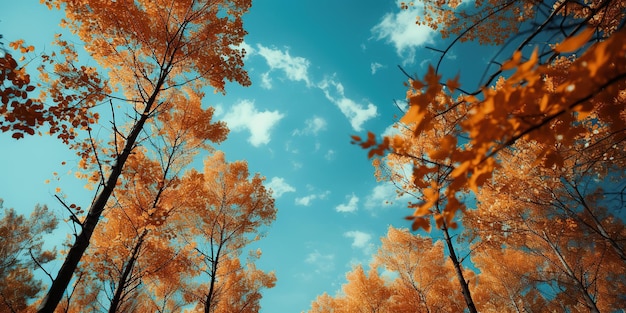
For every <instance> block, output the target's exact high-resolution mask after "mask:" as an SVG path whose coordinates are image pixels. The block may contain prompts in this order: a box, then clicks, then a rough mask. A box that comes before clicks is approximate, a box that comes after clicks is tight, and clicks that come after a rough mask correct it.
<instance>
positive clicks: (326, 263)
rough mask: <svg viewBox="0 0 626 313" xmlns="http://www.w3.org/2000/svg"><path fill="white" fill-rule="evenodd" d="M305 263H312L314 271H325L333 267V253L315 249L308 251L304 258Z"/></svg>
mask: <svg viewBox="0 0 626 313" xmlns="http://www.w3.org/2000/svg"><path fill="white" fill-rule="evenodd" d="M304 262H305V263H308V264H312V265H313V266H314V268H315V272H316V273H318V274H319V273H327V272H330V271H332V270H334V269H335V255H334V254H323V253H320V252H319V251H317V250H314V251H313V252H311V253H309V254H308V255H307V256H306V259H305V260H304Z"/></svg>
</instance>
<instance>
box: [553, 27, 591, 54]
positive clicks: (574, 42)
mask: <svg viewBox="0 0 626 313" xmlns="http://www.w3.org/2000/svg"><path fill="white" fill-rule="evenodd" d="M594 32H595V29H593V28H587V29H585V30H583V31H582V32H580V34H578V35H576V36H572V37H568V38H566V39H565V40H563V42H562V43H560V44H558V45H556V47H554V51H556V52H559V53H565V52H572V51H575V50H577V49H579V48H580V47H582V46H583V45H584V44H585V43H587V42H588V41H589V39H591V36H593V33H594Z"/></svg>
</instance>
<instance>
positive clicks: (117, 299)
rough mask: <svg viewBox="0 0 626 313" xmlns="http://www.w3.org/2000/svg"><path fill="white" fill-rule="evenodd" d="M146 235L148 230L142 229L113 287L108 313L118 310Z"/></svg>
mask: <svg viewBox="0 0 626 313" xmlns="http://www.w3.org/2000/svg"><path fill="white" fill-rule="evenodd" d="M147 234H148V230H147V229H144V231H143V233H141V236H139V241H137V243H136V244H135V247H134V248H133V253H132V255H131V257H130V260H128V263H126V266H124V272H123V273H122V276H120V279H119V281H118V282H117V285H116V286H115V294H114V295H113V299H111V304H110V305H109V313H115V312H117V310H119V308H120V305H121V304H122V300H123V297H122V293H124V290H125V289H126V284H127V283H128V278H129V277H130V273H131V272H132V270H133V268H134V267H135V262H136V261H137V258H138V257H139V250H140V249H141V247H142V246H143V242H144V238H146V235H147Z"/></svg>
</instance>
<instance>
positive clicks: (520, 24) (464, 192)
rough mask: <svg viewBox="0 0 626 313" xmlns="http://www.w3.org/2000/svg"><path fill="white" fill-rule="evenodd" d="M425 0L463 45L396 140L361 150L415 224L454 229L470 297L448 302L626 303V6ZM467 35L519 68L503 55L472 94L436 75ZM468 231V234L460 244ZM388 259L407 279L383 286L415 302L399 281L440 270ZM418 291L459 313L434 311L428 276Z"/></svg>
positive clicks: (527, 305) (508, 307) (510, 306)
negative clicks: (405, 198) (407, 199)
mask: <svg viewBox="0 0 626 313" xmlns="http://www.w3.org/2000/svg"><path fill="white" fill-rule="evenodd" d="M412 5H419V6H423V8H424V15H423V16H420V17H418V19H417V23H418V24H422V25H428V26H430V27H433V28H435V29H442V32H441V34H442V36H443V37H444V38H450V39H451V40H452V41H451V44H450V45H449V46H448V47H446V48H442V49H439V48H434V50H435V51H438V52H440V53H441V58H440V59H439V62H438V63H437V64H434V65H433V66H431V67H430V68H429V69H428V71H427V73H426V74H425V75H424V76H423V77H417V76H416V77H410V78H409V81H408V83H407V87H408V92H407V101H408V107H407V110H406V112H405V114H404V116H403V117H402V118H401V119H400V121H399V122H398V124H397V125H396V127H397V134H396V135H392V136H389V137H385V138H384V139H383V140H382V142H380V141H379V140H378V139H377V137H376V136H375V135H374V134H372V133H370V134H368V136H367V138H365V139H362V138H361V137H358V136H353V141H354V142H355V143H357V144H359V145H360V146H361V147H363V148H365V149H368V150H369V156H370V157H374V156H376V157H379V159H376V160H375V162H374V164H375V166H376V167H377V174H378V176H379V178H380V179H381V180H386V181H390V182H392V183H394V184H395V185H396V186H397V187H398V188H399V189H400V191H401V192H402V193H405V194H410V195H412V196H413V197H414V198H415V200H414V201H412V202H411V203H409V207H410V208H411V209H412V210H413V214H411V215H409V216H408V217H407V219H408V220H410V221H412V229H413V230H418V229H423V230H426V231H431V232H433V234H441V235H440V237H442V238H443V241H444V242H445V244H446V246H447V248H448V249H447V251H446V253H445V255H446V256H447V258H448V259H449V260H450V261H451V263H452V264H451V265H447V267H448V272H450V273H456V274H457V279H456V282H455V284H454V285H452V286H449V288H450V290H453V289H454V290H455V291H454V292H460V293H461V294H462V296H460V295H458V294H457V295H455V294H454V293H452V292H450V293H448V294H449V295H450V297H451V298H452V299H451V300H448V301H450V304H451V305H452V303H454V301H458V299H463V300H464V308H465V309H466V310H469V311H470V312H479V311H486V312H617V311H619V310H621V309H623V308H624V307H625V305H626V303H624V301H626V298H624V296H623V292H622V291H621V290H624V288H625V287H626V277H625V276H624V274H623V273H624V272H626V259H625V258H624V251H625V250H624V249H625V243H626V229H625V228H624V209H626V205H625V202H624V196H625V195H626V194H625V193H624V192H625V190H626V179H625V175H624V174H625V172H624V161H625V160H626V158H625V156H626V154H625V153H624V151H625V150H626V144H625V140H626V111H625V108H626V106H625V101H626V92H625V91H626V54H625V52H626V30H625V29H624V23H625V20H626V19H625V15H626V10H625V7H626V2H624V1H610V0H607V1H567V0H565V1H480V2H478V1H477V2H475V3H474V4H473V5H471V4H470V5H465V6H461V5H460V1H437V2H435V1H417V2H415V3H405V4H403V6H404V7H405V8H406V7H408V6H412ZM463 41H477V42H479V43H481V44H495V45H501V44H507V45H511V46H515V47H516V49H515V50H514V51H513V52H512V56H511V57H510V58H509V59H504V60H499V59H494V60H492V64H490V66H489V68H487V69H486V71H485V75H483V80H482V81H480V82H479V86H480V87H479V88H478V89H476V90H470V89H466V88H463V86H461V84H460V83H459V77H456V78H451V79H448V80H443V79H442V77H441V75H440V74H439V66H440V65H441V63H442V62H443V61H444V57H445V55H446V54H447V53H448V52H449V51H450V49H451V48H452V47H454V46H455V45H456V44H457V43H458V42H463ZM503 51H505V50H503ZM407 168H408V169H409V170H407ZM459 221H460V222H459ZM433 222H434V225H431V224H432V223H433ZM457 224H462V226H463V229H462V230H461V236H460V237H459V240H455V241H453V240H451V236H450V230H451V229H455V228H457V227H458V225H457ZM433 226H434V227H433ZM408 236H412V239H413V240H416V241H418V242H421V243H422V244H423V245H426V248H421V249H419V251H422V253H424V251H428V250H429V249H433V248H435V247H437V244H433V243H430V242H429V241H428V240H427V239H425V238H422V237H419V236H413V235H408ZM438 236H439V235H438ZM386 240H392V233H391V232H390V234H389V235H388V237H387V238H384V239H383V247H382V248H381V250H380V251H379V252H378V254H377V255H376V259H377V260H378V259H380V258H383V256H387V254H388V253H389V252H388V251H389V250H387V249H388V248H386V246H385V242H386ZM407 246H408V244H407ZM468 247H469V254H468V255H467V256H460V255H459V253H458V252H459V250H460V249H463V250H465V251H467V248H468ZM405 253H406V252H405ZM405 253H403V252H401V251H398V252H394V253H393V257H396V258H403V257H404V256H405V255H406V254H405ZM439 255H440V256H443V254H439ZM437 265H439V266H444V262H443V260H442V259H440V260H439V262H438V263H437ZM380 266H383V267H384V268H385V269H387V270H392V272H393V273H394V275H396V276H397V277H396V278H393V279H388V280H387V281H386V282H385V284H384V286H386V287H390V288H392V292H390V293H388V295H387V299H386V301H389V302H390V303H393V302H398V301H400V300H399V299H402V297H403V295H404V293H403V291H402V290H403V289H401V288H396V287H395V286H396V284H397V281H398V280H404V279H405V278H404V277H410V275H419V276H420V277H423V276H422V275H425V273H427V272H430V271H431V270H432V269H434V268H436V266H434V265H429V266H422V265H421V263H420V260H413V261H410V263H409V266H406V267H401V268H393V267H392V268H390V267H389V266H388V265H387V264H386V263H383V264H382V265H381V263H380V262H375V263H374V264H372V268H373V269H375V268H378V267H380ZM406 269H409V270H408V272H407V271H406ZM474 269H476V270H474ZM370 275H377V274H376V272H375V271H374V272H372V273H371V274H370ZM348 278H349V277H348ZM354 284H356V283H355V282H354V281H352V280H350V279H348V283H347V284H346V285H345V286H344V293H340V294H338V295H337V298H328V297H327V296H321V297H320V298H318V300H317V301H316V302H314V304H313V307H312V308H313V310H312V311H313V312H335V311H337V312H343V311H342V310H344V311H351V310H352V309H353V308H350V307H348V308H346V307H345V306H342V305H339V304H338V303H339V302H336V301H339V300H341V299H343V297H344V296H348V293H347V290H350V289H351V288H356V287H353V285H354ZM412 286H417V287H415V288H414V289H415V290H419V291H421V293H420V295H419V296H417V297H416V299H425V300H423V301H422V302H421V303H420V305H422V309H419V310H418V311H420V312H450V310H451V309H449V308H445V309H442V308H439V307H436V306H434V305H429V306H428V305H427V304H428V303H433V302H432V301H431V302H429V301H428V300H429V299H428V298H427V297H426V296H427V295H428V293H426V292H424V289H425V288H424V287H423V286H424V283H423V282H420V283H417V284H416V283H412ZM376 288H378V287H376ZM333 301H335V302H333ZM377 301H380V300H377ZM322 303H324V304H328V303H331V304H337V305H336V306H333V305H325V306H322V305H321V304H322ZM322 307H323V309H320V308H322ZM409 307H411V308H412V309H413V310H415V308H417V307H418V306H417V305H410V306H409ZM460 310H461V309H459V308H457V310H456V311H460ZM385 311H389V310H385ZM406 311H407V312H409V311H411V309H407V310H406ZM452 311H455V310H454V309H452ZM368 312H377V311H375V310H370V311H368Z"/></svg>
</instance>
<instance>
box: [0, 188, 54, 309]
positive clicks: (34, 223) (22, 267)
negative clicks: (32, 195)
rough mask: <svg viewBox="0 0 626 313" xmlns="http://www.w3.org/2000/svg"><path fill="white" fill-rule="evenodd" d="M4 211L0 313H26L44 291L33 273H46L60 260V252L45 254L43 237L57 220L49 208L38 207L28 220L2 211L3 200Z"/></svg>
mask: <svg viewBox="0 0 626 313" xmlns="http://www.w3.org/2000/svg"><path fill="white" fill-rule="evenodd" d="M0 210H2V219H0V237H2V241H1V242H0V282H1V283H0V312H25V311H26V309H27V308H28V307H29V302H30V301H32V300H34V299H36V298H37V297H38V296H39V294H40V292H41V291H43V288H44V287H43V286H42V282H41V280H39V279H35V277H34V275H33V270H34V269H35V268H39V269H41V270H44V271H45V269H44V268H43V265H44V264H46V263H48V262H50V261H52V260H54V258H55V257H56V250H44V248H43V236H45V235H48V234H50V233H51V232H52V231H54V230H55V229H56V226H57V220H56V219H55V218H54V216H53V215H52V214H50V211H49V210H48V208H47V207H46V206H39V205H37V206H36V207H35V209H34V210H33V212H32V213H31V215H30V217H29V218H28V219H27V218H25V217H24V216H23V215H20V214H17V213H16V212H15V210H13V209H4V208H2V200H1V199H0ZM46 273H47V272H46Z"/></svg>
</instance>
